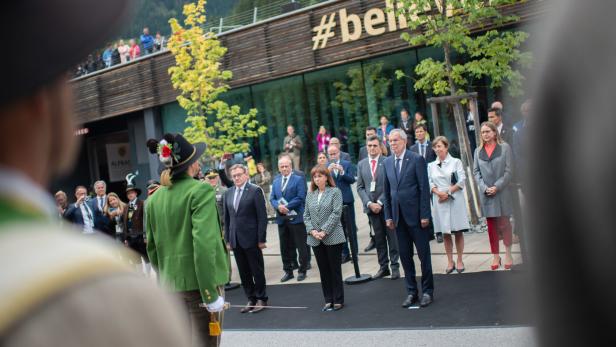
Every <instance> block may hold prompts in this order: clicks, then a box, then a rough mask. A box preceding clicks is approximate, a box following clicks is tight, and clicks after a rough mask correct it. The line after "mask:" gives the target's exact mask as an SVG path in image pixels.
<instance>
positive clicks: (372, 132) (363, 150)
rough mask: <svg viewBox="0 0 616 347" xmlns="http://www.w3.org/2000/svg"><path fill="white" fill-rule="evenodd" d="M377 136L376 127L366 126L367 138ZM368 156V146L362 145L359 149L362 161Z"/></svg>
mask: <svg viewBox="0 0 616 347" xmlns="http://www.w3.org/2000/svg"><path fill="white" fill-rule="evenodd" d="M372 136H376V128H375V127H373V126H367V127H366V139H368V138H369V137H372ZM367 157H368V148H367V147H366V146H362V147H361V148H360V149H359V160H358V162H359V161H362V160H364V159H366V158H367Z"/></svg>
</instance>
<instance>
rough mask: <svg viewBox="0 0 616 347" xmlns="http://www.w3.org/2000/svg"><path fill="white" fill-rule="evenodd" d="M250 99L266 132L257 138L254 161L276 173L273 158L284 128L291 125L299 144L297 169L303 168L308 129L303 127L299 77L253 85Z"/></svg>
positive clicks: (307, 146)
mask: <svg viewBox="0 0 616 347" xmlns="http://www.w3.org/2000/svg"><path fill="white" fill-rule="evenodd" d="M252 97H253V102H254V107H255V108H256V109H257V110H258V113H257V119H258V120H259V122H261V124H263V125H265V126H266V127H267V133H265V134H263V135H261V137H260V138H259V140H258V141H257V142H258V146H256V148H255V150H258V151H259V153H260V157H257V158H258V160H261V161H263V162H265V164H266V166H267V167H268V169H271V170H272V172H276V171H277V168H276V165H277V156H278V154H280V153H281V152H282V151H283V142H284V138H285V136H286V135H287V125H293V127H294V128H295V132H296V133H297V134H298V135H299V136H300V138H301V140H302V142H303V146H302V152H301V155H300V167H301V168H300V170H302V169H304V170H305V169H307V168H308V167H309V166H308V165H309V163H308V162H307V158H309V155H307V153H309V152H307V149H308V148H309V147H310V143H311V138H310V137H309V134H311V129H309V128H308V127H309V125H308V124H307V117H306V116H307V115H306V107H305V104H306V103H305V94H304V88H303V84H302V76H301V75H300V76H293V77H289V78H283V79H279V80H275V81H271V82H266V83H262V84H257V85H254V86H252ZM307 135H308V136H307Z"/></svg>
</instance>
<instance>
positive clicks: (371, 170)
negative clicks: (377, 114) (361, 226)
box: [357, 135, 400, 280]
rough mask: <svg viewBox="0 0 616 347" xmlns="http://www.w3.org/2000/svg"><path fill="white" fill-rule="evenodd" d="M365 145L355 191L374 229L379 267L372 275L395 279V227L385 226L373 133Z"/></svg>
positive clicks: (378, 149)
mask: <svg viewBox="0 0 616 347" xmlns="http://www.w3.org/2000/svg"><path fill="white" fill-rule="evenodd" d="M366 148H367V149H368V157H367V158H364V159H362V160H361V161H360V162H359V163H358V164H357V194H358V195H359V197H360V198H361V202H362V206H363V207H364V212H365V213H366V214H367V215H368V219H369V220H370V224H371V225H372V229H373V230H374V240H375V244H376V254H377V258H378V261H379V271H377V273H376V274H375V275H374V276H372V278H373V279H378V278H381V277H385V276H389V275H391V279H392V280H395V279H398V278H400V264H399V263H398V258H399V254H398V239H397V238H396V233H395V231H393V230H388V229H387V228H386V227H385V217H384V213H383V204H384V201H385V191H384V188H385V172H384V168H383V161H384V160H385V157H384V156H382V155H381V147H380V142H379V138H378V137H377V136H376V135H373V136H370V137H368V138H367V140H366ZM388 249H389V252H388ZM388 253H389V254H388ZM390 266H391V271H390Z"/></svg>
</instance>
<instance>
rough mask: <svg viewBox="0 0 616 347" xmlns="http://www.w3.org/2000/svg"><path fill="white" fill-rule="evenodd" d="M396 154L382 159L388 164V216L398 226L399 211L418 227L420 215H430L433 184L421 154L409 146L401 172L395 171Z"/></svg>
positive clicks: (385, 208)
mask: <svg viewBox="0 0 616 347" xmlns="http://www.w3.org/2000/svg"><path fill="white" fill-rule="evenodd" d="M395 160H396V156H395V154H392V155H391V156H389V157H387V158H386V159H385V161H383V166H384V167H385V176H386V179H385V189H384V190H385V201H384V204H383V205H384V206H383V208H384V210H385V220H389V219H391V220H393V221H394V224H395V225H396V226H397V225H398V221H399V220H400V214H402V215H403V217H404V220H405V221H406V223H407V224H408V225H409V226H411V227H419V226H420V220H421V219H430V217H431V211H430V184H429V182H428V167H427V165H426V161H425V160H424V158H422V157H421V156H420V155H419V154H417V153H415V152H412V151H409V150H406V151H405V152H404V159H403V160H402V161H401V169H400V173H398V174H396V172H395Z"/></svg>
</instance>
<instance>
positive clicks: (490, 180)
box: [473, 122, 513, 270]
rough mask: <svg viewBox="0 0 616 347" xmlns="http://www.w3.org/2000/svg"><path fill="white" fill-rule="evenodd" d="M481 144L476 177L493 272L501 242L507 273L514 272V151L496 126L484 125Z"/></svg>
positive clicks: (476, 155)
mask: <svg viewBox="0 0 616 347" xmlns="http://www.w3.org/2000/svg"><path fill="white" fill-rule="evenodd" d="M480 133H481V138H480V140H481V141H480V144H479V147H477V149H475V160H474V167H473V175H474V176H475V181H476V182H477V186H478V190H479V200H480V204H481V212H482V214H483V216H484V217H486V220H487V223H488V236H489V238H490V248H491V251H492V255H493V256H494V258H493V260H492V266H491V268H492V270H496V269H498V268H499V267H500V265H501V257H500V251H499V242H500V241H499V240H501V239H502V240H503V243H504V244H505V269H507V270H509V269H511V266H512V265H513V257H512V255H511V244H512V231H511V223H510V221H509V218H510V216H511V214H512V213H513V200H512V198H513V196H512V192H511V179H512V177H513V166H512V159H513V158H512V154H511V148H510V147H509V145H508V144H507V143H505V142H503V141H502V140H501V138H500V136H499V134H498V129H497V128H496V125H494V123H491V122H483V123H482V124H481V128H480Z"/></svg>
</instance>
